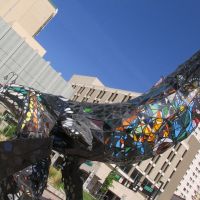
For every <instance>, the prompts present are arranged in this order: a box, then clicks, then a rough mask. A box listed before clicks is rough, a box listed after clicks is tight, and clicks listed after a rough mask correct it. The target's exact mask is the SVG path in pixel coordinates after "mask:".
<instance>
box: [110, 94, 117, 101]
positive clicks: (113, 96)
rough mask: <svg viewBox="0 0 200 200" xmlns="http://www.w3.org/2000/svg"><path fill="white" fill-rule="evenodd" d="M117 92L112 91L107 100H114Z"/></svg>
mask: <svg viewBox="0 0 200 200" xmlns="http://www.w3.org/2000/svg"><path fill="white" fill-rule="evenodd" d="M117 96H118V94H115V93H112V94H111V96H110V97H109V99H108V101H114V100H115V99H116V98H117Z"/></svg>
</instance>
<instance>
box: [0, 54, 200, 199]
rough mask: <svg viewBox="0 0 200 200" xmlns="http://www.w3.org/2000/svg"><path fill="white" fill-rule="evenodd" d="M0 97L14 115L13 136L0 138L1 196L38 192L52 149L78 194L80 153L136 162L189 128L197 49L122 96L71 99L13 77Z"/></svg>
mask: <svg viewBox="0 0 200 200" xmlns="http://www.w3.org/2000/svg"><path fill="white" fill-rule="evenodd" d="M0 102H1V103H2V104H3V105H4V106H6V107H7V109H8V110H9V112H10V113H12V115H13V116H14V117H15V118H16V119H17V121H18V125H17V130H16V134H15V137H14V138H12V139H10V140H9V141H4V142H0V163H1V164H0V169H1V171H0V199H3V200H4V199H9V197H11V196H12V198H13V199H23V198H24V199H28V198H30V199H39V197H40V196H41V195H42V193H43V190H44V189H45V187H46V182H47V178H48V169H49V165H50V158H49V155H50V152H51V149H53V150H55V151H57V152H58V153H60V154H63V155H64V159H63V163H62V176H63V181H64V185H65V191H66V199H67V200H81V199H82V192H81V191H82V181H81V178H80V171H79V166H80V164H81V163H83V162H84V161H85V160H94V161H100V162H107V163H115V164H119V165H127V164H131V163H137V162H139V161H142V160H145V159H148V158H151V157H153V156H155V155H158V154H161V153H163V152H165V151H166V150H167V149H168V148H170V147H172V146H174V145H175V144H177V143H179V142H181V141H182V140H184V139H185V138H187V137H188V136H189V135H191V133H192V132H193V131H194V130H195V128H196V127H197V126H198V124H199V121H200V51H199V52H197V53H196V54H195V55H193V56H192V57H191V58H190V59H189V60H187V61H186V62H185V63H184V64H182V65H180V66H179V67H178V68H177V70H176V71H175V72H173V73H171V74H170V75H169V76H167V77H166V78H163V79H162V81H160V82H158V83H157V84H156V85H154V86H153V87H152V88H151V89H150V90H149V91H148V92H147V93H144V94H143V95H141V96H139V97H137V98H135V99H133V100H129V101H127V102H124V103H114V104H95V103H86V102H85V103H83V102H82V103H80V102H74V101H71V100H68V99H65V98H64V97H62V96H55V95H52V94H45V93H41V92H39V91H37V90H35V89H33V88H29V87H25V86H21V85H16V84H13V83H12V84H4V85H3V84H2V85H0ZM31 144H32V145H31Z"/></svg>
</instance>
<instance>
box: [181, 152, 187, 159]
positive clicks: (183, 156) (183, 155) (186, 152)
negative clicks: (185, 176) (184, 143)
mask: <svg viewBox="0 0 200 200" xmlns="http://www.w3.org/2000/svg"><path fill="white" fill-rule="evenodd" d="M186 153H187V150H185V151H184V153H183V155H182V158H183V157H184V156H185V154H186Z"/></svg>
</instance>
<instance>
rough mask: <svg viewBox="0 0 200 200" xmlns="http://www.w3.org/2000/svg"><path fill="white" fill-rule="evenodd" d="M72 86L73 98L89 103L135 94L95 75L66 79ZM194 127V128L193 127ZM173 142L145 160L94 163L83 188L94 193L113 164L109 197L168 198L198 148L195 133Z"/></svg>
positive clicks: (161, 199)
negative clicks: (114, 173) (127, 163)
mask: <svg viewBox="0 0 200 200" xmlns="http://www.w3.org/2000/svg"><path fill="white" fill-rule="evenodd" d="M69 82H70V83H71V85H72V87H73V89H74V95H73V97H72V99H73V100H75V101H80V102H93V103H117V102H125V101H127V100H129V99H132V98H135V97H137V96H138V95H140V94H139V93H135V92H128V91H123V90H117V89H112V88H108V87H105V86H104V85H103V84H102V83H101V81H99V80H98V79H97V78H95V77H87V76H77V75H75V76H73V77H72V78H71V79H70V81H69ZM197 131H198V130H197ZM195 135H196V134H194V136H191V137H190V138H188V139H186V140H184V141H183V142H181V143H179V144H177V145H176V146H175V147H174V148H171V149H169V150H168V151H166V152H165V153H164V154H161V155H159V156H156V157H153V158H152V159H148V160H146V161H143V162H140V163H137V164H134V165H130V166H124V167H116V166H115V165H108V164H104V163H96V164H95V165H94V167H93V168H91V170H89V171H88V172H89V174H90V175H89V177H88V180H86V184H84V188H85V189H86V190H88V191H89V192H91V193H92V194H93V195H94V196H96V195H97V196H98V190H99V189H100V187H101V185H102V184H103V182H104V180H105V179H106V177H107V176H108V175H109V173H110V172H111V171H112V169H113V168H117V171H118V177H117V180H115V181H114V183H113V186H114V187H110V189H109V191H108V193H107V194H106V195H107V196H108V198H109V199H113V200H118V199H122V198H123V199H126V200H132V199H133V198H134V199H135V200H144V199H158V200H163V199H169V200H170V199H171V198H172V196H173V193H174V191H175V190H176V188H177V187H178V185H179V184H180V181H181V179H182V177H183V175H184V174H185V173H186V171H187V169H188V167H189V165H190V163H191V162H192V160H193V159H194V157H195V155H196V154H197V152H198V150H199V146H200V143H199V141H198V139H197V138H196V136H195Z"/></svg>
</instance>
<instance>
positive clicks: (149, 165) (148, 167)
mask: <svg viewBox="0 0 200 200" xmlns="http://www.w3.org/2000/svg"><path fill="white" fill-rule="evenodd" d="M150 167H151V164H148V165H147V167H146V169H145V170H144V171H145V172H147V171H149V169H150Z"/></svg>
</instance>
